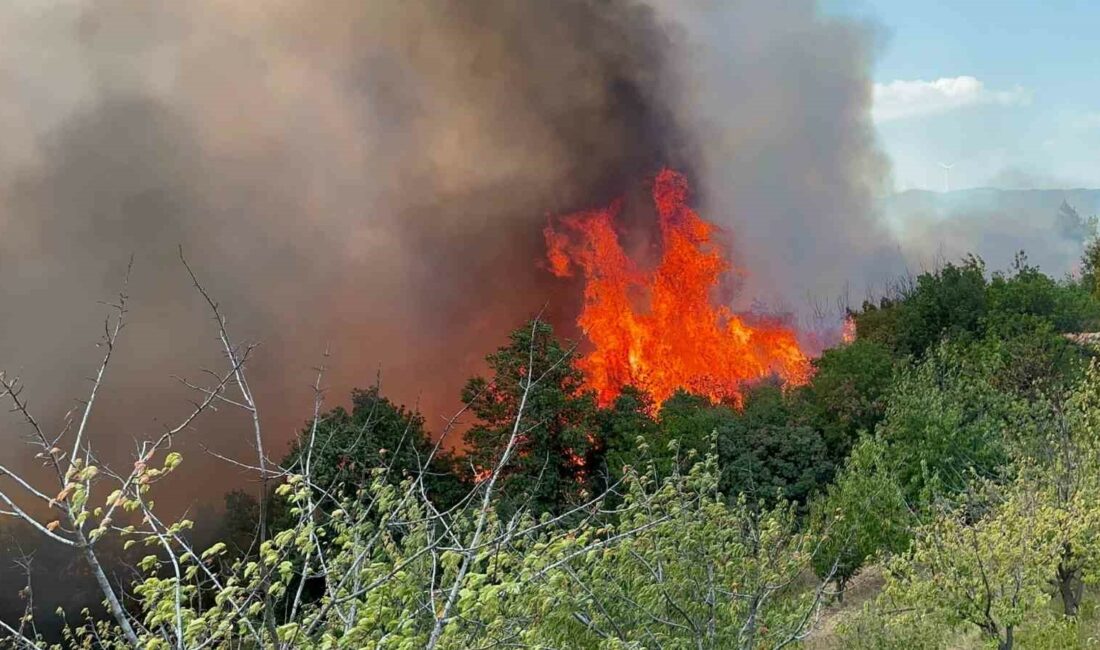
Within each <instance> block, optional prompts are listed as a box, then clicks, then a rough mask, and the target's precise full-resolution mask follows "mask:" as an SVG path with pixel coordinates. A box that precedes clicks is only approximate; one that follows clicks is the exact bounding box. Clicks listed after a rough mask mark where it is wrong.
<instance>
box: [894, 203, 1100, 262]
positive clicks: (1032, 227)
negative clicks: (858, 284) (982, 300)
mask: <svg viewBox="0 0 1100 650" xmlns="http://www.w3.org/2000/svg"><path fill="white" fill-rule="evenodd" d="M1063 203H1065V204H1068V205H1069V206H1070V207H1072V208H1073V210H1067V209H1065V208H1063V207H1062V206H1063ZM880 208H881V210H882V214H883V216H884V218H885V220H886V222H887V223H889V224H890V226H891V227H892V228H893V230H894V231H895V233H896V234H897V238H898V241H899V243H900V245H901V248H902V250H904V251H905V253H906V256H907V257H908V258H910V259H915V260H919V261H921V262H929V261H931V260H932V259H933V258H946V259H954V258H957V257H959V256H961V255H964V254H966V253H968V252H973V253H976V254H978V255H980V256H981V257H982V258H983V259H984V260H985V261H986V262H987V264H988V265H989V266H990V268H992V269H1001V268H1006V267H1007V266H1008V265H1010V264H1011V262H1012V259H1013V257H1014V256H1015V254H1016V252H1017V251H1019V250H1025V251H1026V252H1027V254H1028V258H1029V260H1030V261H1031V262H1032V263H1035V264H1038V265H1039V266H1040V267H1041V268H1043V269H1044V270H1045V271H1047V272H1048V273H1051V274H1053V275H1061V274H1063V273H1067V272H1071V271H1072V270H1073V269H1074V268H1075V265H1076V263H1077V260H1078V259H1079V258H1080V256H1081V250H1082V248H1083V246H1084V243H1085V241H1087V240H1088V238H1089V237H1090V236H1091V235H1092V234H1093V233H1094V232H1095V227H1096V226H1095V219H1092V218H1090V217H1094V216H1096V215H1100V189H1086V188H1080V189H1066V190H1002V189H995V188H978V189H969V190H955V191H951V192H931V191H927V190H908V191H905V192H899V193H897V194H893V195H890V196H888V197H886V198H884V199H883V200H882V201H881V203H880Z"/></svg>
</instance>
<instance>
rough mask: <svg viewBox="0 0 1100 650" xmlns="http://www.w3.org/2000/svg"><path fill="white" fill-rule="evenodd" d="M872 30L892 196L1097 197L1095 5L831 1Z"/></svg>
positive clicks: (1062, 0)
mask: <svg viewBox="0 0 1100 650" xmlns="http://www.w3.org/2000/svg"><path fill="white" fill-rule="evenodd" d="M825 5H826V7H827V9H828V11H830V12H833V13H841V14H846V15H854V16H858V17H861V18H864V19H867V20H870V21H873V22H874V23H876V24H877V25H878V26H879V30H878V31H879V32H880V39H879V40H880V43H879V49H878V52H877V57H876V64H875V68H874V79H875V82H876V93H875V96H876V105H875V121H876V126H877V128H878V130H879V134H880V136H881V142H882V145H883V147H884V149H885V150H886V152H887V153H888V154H889V155H890V157H891V159H892V160H893V163H894V165H893V167H894V183H895V186H896V187H897V188H898V189H908V188H913V187H920V188H928V189H937V190H938V189H943V186H944V180H945V179H944V172H943V170H942V169H940V167H939V166H938V163H940V162H943V163H954V167H953V168H952V169H951V170H950V172H949V174H950V176H949V179H948V180H949V183H950V187H951V189H961V188H966V187H979V186H996V187H1080V186H1087V187H1100V2H1098V1H1097V0H1045V1H1041V0H1026V1H1025V0H1001V1H996V0H951V1H946V0H941V1H937V2H932V1H928V0H924V1H922V0H831V1H830V0H826V1H825Z"/></svg>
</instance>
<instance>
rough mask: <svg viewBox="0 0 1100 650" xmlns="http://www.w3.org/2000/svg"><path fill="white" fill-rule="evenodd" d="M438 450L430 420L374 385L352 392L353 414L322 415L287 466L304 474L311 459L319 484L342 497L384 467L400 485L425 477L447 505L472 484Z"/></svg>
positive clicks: (339, 409) (339, 410) (295, 447)
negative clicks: (426, 422) (427, 426)
mask: <svg viewBox="0 0 1100 650" xmlns="http://www.w3.org/2000/svg"><path fill="white" fill-rule="evenodd" d="M435 447H436V445H435V444H434V443H433V441H432V439H431V437H430V435H429V434H428V432H427V430H426V429H425V428H424V417H423V416H422V415H420V414H419V413H417V412H415V411H412V410H409V409H407V408H406V407H405V406H403V405H397V404H394V403H393V402H392V401H390V400H389V399H388V398H386V397H384V396H383V395H382V394H381V391H380V390H379V388H378V387H377V386H374V387H371V388H369V389H367V390H355V391H353V392H352V396H351V411H350V412H348V411H347V410H346V409H344V408H343V407H336V408H334V409H332V410H331V411H329V412H327V413H324V414H322V415H321V416H320V418H319V419H318V421H317V426H316V428H314V427H313V425H312V423H311V424H310V425H308V426H306V427H305V428H304V429H302V431H301V433H299V435H298V438H297V440H295V441H294V444H293V445H292V447H291V450H290V453H288V454H287V456H286V457H285V458H284V459H283V461H282V466H283V467H285V468H294V467H298V468H299V470H298V471H301V468H302V467H303V466H304V463H305V462H306V461H307V459H308V461H309V463H310V474H311V476H312V477H313V483H314V485H316V486H319V487H320V488H322V489H324V490H325V491H326V492H327V494H329V495H330V496H332V495H335V496H338V497H345V496H351V495H354V494H355V493H356V492H357V491H358V490H359V489H360V488H362V486H364V485H367V484H368V483H370V481H371V477H372V473H373V472H375V471H376V470H377V469H378V468H384V469H385V472H386V476H387V477H388V480H389V481H390V482H392V483H394V484H397V483H400V482H401V481H403V480H405V479H407V478H409V477H423V481H424V487H425V488H426V489H427V491H428V493H429V495H431V496H432V497H433V498H435V499H438V500H439V502H440V503H441V505H443V506H446V505H448V504H451V503H454V501H455V500H457V499H458V498H460V497H461V495H462V494H464V493H465V491H466V490H465V487H466V486H465V485H464V484H463V483H462V481H460V480H459V478H458V476H457V472H456V470H455V460H454V458H453V457H452V456H451V455H450V454H449V453H447V452H446V450H443V449H438V450H436V449H435ZM433 450H434V454H433ZM332 505H333V504H332V503H331V502H330V503H329V504H328V506H327V507H332Z"/></svg>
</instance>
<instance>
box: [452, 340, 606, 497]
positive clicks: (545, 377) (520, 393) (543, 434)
mask: <svg viewBox="0 0 1100 650" xmlns="http://www.w3.org/2000/svg"><path fill="white" fill-rule="evenodd" d="M509 338H510V342H509V344H508V345H506V346H504V347H502V348H500V349H499V350H497V351H496V352H494V353H493V354H490V355H489V356H488V357H487V361H488V362H489V369H490V370H491V371H492V377H491V379H486V378H484V377H474V378H473V379H470V380H469V382H467V384H466V387H465V388H464V389H463V391H462V399H463V401H464V402H465V403H467V404H469V405H470V409H471V411H472V412H473V413H474V414H475V415H476V416H477V418H478V422H477V423H476V424H475V425H474V426H473V427H471V428H470V429H469V430H468V431H467V432H466V434H465V440H466V444H467V453H466V460H467V461H468V462H469V463H470V464H472V465H473V467H475V468H478V469H479V470H485V469H487V468H491V467H494V466H496V464H497V461H498V460H499V458H500V455H501V453H502V452H503V450H504V447H505V445H506V444H507V442H508V440H509V438H510V436H511V435H512V431H513V427H514V426H515V424H516V414H517V413H520V411H521V409H520V402H521V400H523V397H524V393H525V390H524V387H525V385H526V382H528V381H530V382H531V390H530V391H529V392H528V393H527V396H526V400H525V403H524V405H523V409H522V413H523V415H522V419H521V421H520V423H519V428H518V430H519V442H518V445H517V447H516V449H515V452H514V453H513V454H512V455H511V459H510V461H509V465H508V467H507V472H506V475H505V477H504V485H503V486H502V488H501V491H502V493H503V495H504V497H503V501H502V505H503V506H504V507H505V508H506V509H516V508H519V507H521V506H527V507H529V508H532V509H533V510H534V511H535V512H560V511H561V510H563V509H565V508H566V507H568V506H569V505H570V504H573V503H577V502H578V501H579V500H581V499H582V498H584V497H585V496H587V495H589V494H590V493H591V491H590V488H589V480H590V479H591V473H590V472H589V468H587V467H586V459H588V458H589V457H590V450H591V449H592V446H593V444H594V441H595V440H596V434H597V433H598V424H597V422H596V418H595V414H596V402H595V396H594V395H593V393H591V392H590V391H586V390H585V389H584V381H583V377H582V375H581V373H580V371H579V370H577V368H576V367H575V366H574V364H573V355H572V350H570V349H568V348H566V347H563V346H562V345H561V343H559V342H558V341H557V340H556V339H555V338H554V334H553V330H552V329H551V327H550V326H549V325H547V324H546V323H543V322H540V321H533V322H532V323H530V324H529V325H527V326H524V327H521V328H519V329H517V330H515V331H514V332H512V334H511V336H510V337H509Z"/></svg>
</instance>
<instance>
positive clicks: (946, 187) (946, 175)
mask: <svg viewBox="0 0 1100 650" xmlns="http://www.w3.org/2000/svg"><path fill="white" fill-rule="evenodd" d="M938 164H939V166H940V167H943V191H944V192H950V191H951V168H952V167H954V166H955V163H951V164H950V165H948V164H947V163H938Z"/></svg>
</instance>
